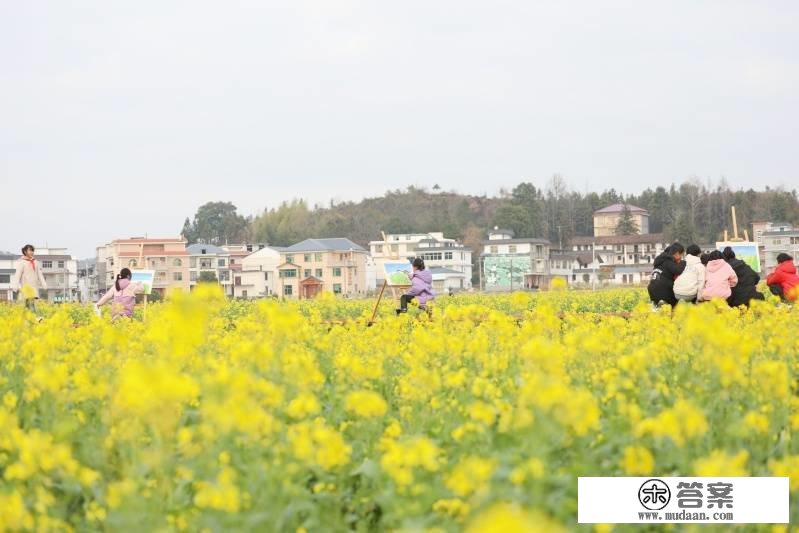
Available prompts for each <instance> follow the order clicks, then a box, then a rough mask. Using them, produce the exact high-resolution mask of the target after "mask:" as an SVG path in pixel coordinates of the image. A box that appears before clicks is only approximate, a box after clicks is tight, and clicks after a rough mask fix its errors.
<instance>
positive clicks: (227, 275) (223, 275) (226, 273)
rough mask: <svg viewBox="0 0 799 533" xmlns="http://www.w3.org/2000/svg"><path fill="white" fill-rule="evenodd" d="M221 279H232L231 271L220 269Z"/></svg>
mask: <svg viewBox="0 0 799 533" xmlns="http://www.w3.org/2000/svg"><path fill="white" fill-rule="evenodd" d="M219 281H230V271H229V270H220V271H219Z"/></svg>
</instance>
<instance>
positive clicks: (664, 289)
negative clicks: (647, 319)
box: [647, 242, 685, 306]
mask: <svg viewBox="0 0 799 533" xmlns="http://www.w3.org/2000/svg"><path fill="white" fill-rule="evenodd" d="M684 254H685V247H684V246H683V245H682V244H680V243H678V242H675V243H674V244H672V245H671V246H669V247H667V248H666V249H665V250H663V253H662V254H660V255H659V256H657V257H656V258H655V268H654V270H652V276H651V278H650V280H649V286H648V287H647V291H649V298H650V299H651V300H652V303H653V304H655V305H660V304H661V303H667V304H669V305H671V306H674V305H677V298H676V297H675V296H674V279H675V278H676V277H677V276H679V275H680V274H682V273H683V270H685V261H683V260H682V256H683V255H684Z"/></svg>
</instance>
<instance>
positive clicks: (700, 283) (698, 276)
mask: <svg viewBox="0 0 799 533" xmlns="http://www.w3.org/2000/svg"><path fill="white" fill-rule="evenodd" d="M685 252H686V253H685V270H684V271H683V273H682V274H680V275H679V276H678V277H677V279H676V280H675V281H674V296H675V297H676V298H677V301H680V302H692V303H696V302H697V300H701V299H702V287H704V286H705V266H704V265H703V264H702V261H701V260H700V259H699V256H700V255H701V254H702V250H701V249H700V248H699V246H697V245H696V244H692V245H691V246H689V247H688V249H687V250H686V251H685Z"/></svg>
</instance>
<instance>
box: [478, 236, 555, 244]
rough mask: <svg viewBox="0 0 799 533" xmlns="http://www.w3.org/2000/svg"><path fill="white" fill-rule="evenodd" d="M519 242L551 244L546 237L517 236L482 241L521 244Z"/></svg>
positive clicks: (486, 242) (484, 242)
mask: <svg viewBox="0 0 799 533" xmlns="http://www.w3.org/2000/svg"><path fill="white" fill-rule="evenodd" d="M521 243H530V244H546V245H549V244H551V243H550V242H549V241H548V240H547V239H539V238H535V237H529V238H521V237H520V238H518V239H489V240H487V241H483V244H491V245H494V244H521Z"/></svg>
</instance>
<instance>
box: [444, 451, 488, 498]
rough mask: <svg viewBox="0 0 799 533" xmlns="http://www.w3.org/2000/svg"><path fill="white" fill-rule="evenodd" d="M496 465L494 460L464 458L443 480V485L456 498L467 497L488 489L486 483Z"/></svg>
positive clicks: (472, 457)
mask: <svg viewBox="0 0 799 533" xmlns="http://www.w3.org/2000/svg"><path fill="white" fill-rule="evenodd" d="M496 466H497V463H496V461H495V460H494V459H484V458H482V457H475V456H470V457H465V458H463V459H461V460H460V461H459V462H458V464H457V465H455V468H454V469H453V470H452V472H450V473H449V474H448V475H447V476H446V477H445V478H444V485H445V486H446V487H447V488H448V489H449V490H451V491H452V492H454V493H455V494H457V495H458V496H468V495H470V494H472V493H473V492H477V491H484V490H487V489H488V481H489V479H491V475H492V474H493V473H494V469H495V468H496Z"/></svg>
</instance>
